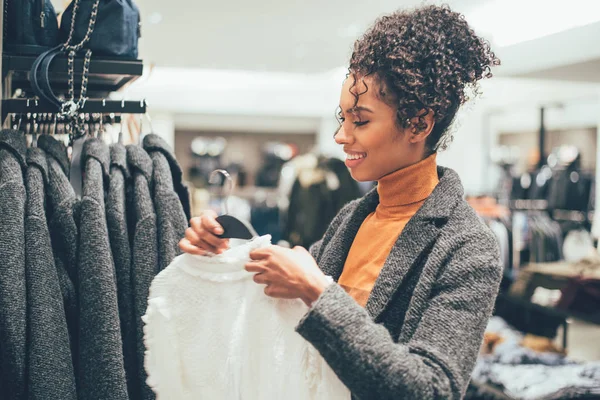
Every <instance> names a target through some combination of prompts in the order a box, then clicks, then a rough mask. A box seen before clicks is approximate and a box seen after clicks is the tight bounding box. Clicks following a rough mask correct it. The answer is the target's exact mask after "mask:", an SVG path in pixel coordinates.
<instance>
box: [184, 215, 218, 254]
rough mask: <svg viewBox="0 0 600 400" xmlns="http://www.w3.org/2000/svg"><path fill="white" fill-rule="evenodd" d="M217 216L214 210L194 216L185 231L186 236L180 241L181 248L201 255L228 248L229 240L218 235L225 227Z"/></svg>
mask: <svg viewBox="0 0 600 400" xmlns="http://www.w3.org/2000/svg"><path fill="white" fill-rule="evenodd" d="M216 218H217V214H216V213H215V212H214V211H212V210H207V211H205V212H203V213H202V216H200V217H194V218H192V219H191V220H190V227H189V228H187V229H186V231H185V237H184V238H183V239H181V241H180V242H179V248H180V249H181V250H183V251H184V252H186V253H190V254H197V255H201V256H203V255H206V254H207V253H212V254H221V253H223V252H224V251H225V250H227V247H228V246H229V240H228V239H221V238H219V237H218V236H217V235H220V234H222V233H223V227H221V225H219V223H218V222H217V220H216Z"/></svg>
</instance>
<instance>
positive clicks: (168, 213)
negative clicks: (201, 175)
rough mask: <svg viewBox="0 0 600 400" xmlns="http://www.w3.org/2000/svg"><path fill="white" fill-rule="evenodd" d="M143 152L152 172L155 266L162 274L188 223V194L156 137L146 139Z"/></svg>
mask: <svg viewBox="0 0 600 400" xmlns="http://www.w3.org/2000/svg"><path fill="white" fill-rule="evenodd" d="M144 149H145V150H146V151H147V152H148V154H149V155H150V158H152V163H153V168H154V171H153V175H152V178H153V181H154V190H153V191H152V195H153V198H154V207H155V209H156V217H157V224H158V265H159V268H160V271H162V270H163V269H165V268H166V267H167V266H168V265H169V264H170V263H171V261H173V259H174V258H175V257H176V256H177V255H179V254H180V250H179V240H181V238H182V237H183V236H184V235H185V230H186V229H187V227H188V221H189V209H190V202H189V192H188V190H187V188H186V187H185V185H183V182H182V173H181V168H180V167H179V164H178V163H177V160H176V159H175V156H174V155H173V151H172V150H171V149H170V147H169V146H168V145H167V143H166V142H165V141H164V140H163V139H162V138H161V137H160V136H158V135H155V134H149V135H146V136H145V137H144ZM186 210H187V211H186Z"/></svg>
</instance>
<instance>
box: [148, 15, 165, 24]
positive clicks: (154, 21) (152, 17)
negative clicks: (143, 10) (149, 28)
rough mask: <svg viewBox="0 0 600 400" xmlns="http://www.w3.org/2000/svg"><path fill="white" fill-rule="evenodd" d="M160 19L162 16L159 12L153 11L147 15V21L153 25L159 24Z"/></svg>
mask: <svg viewBox="0 0 600 400" xmlns="http://www.w3.org/2000/svg"><path fill="white" fill-rule="evenodd" d="M162 19H163V16H162V14H161V13H159V12H153V13H152V14H150V15H149V16H148V22H149V23H150V24H153V25H156V24H160V23H161V21H162Z"/></svg>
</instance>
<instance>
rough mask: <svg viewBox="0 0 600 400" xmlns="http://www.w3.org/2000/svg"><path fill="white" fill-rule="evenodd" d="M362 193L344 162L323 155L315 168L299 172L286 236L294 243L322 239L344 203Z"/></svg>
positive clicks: (309, 244) (284, 235) (313, 241)
mask: <svg viewBox="0 0 600 400" xmlns="http://www.w3.org/2000/svg"><path fill="white" fill-rule="evenodd" d="M359 197H361V192H360V189H359V187H358V185H357V183H356V181H355V180H354V179H353V178H352V176H351V175H350V172H349V171H348V168H346V166H345V165H344V162H343V161H341V160H338V159H328V158H321V159H320V160H319V163H318V165H317V166H316V167H315V168H310V169H302V170H300V171H299V172H298V177H297V178H296V181H295V182H294V184H293V186H292V190H291V194H290V203H289V208H288V210H287V218H286V219H285V226H284V234H283V238H284V239H285V240H287V241H288V242H289V243H290V244H291V245H292V246H303V247H306V248H308V247H309V246H311V245H312V244H313V243H315V242H316V241H318V240H319V239H321V237H322V236H323V234H324V233H325V230H326V229H327V227H328V226H329V223H330V222H331V221H332V220H333V218H334V217H335V216H336V214H337V213H338V212H339V211H340V210H341V209H342V207H343V206H344V205H346V204H347V203H348V202H350V201H352V200H354V199H357V198H359Z"/></svg>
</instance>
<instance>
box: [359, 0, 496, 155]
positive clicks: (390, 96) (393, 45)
mask: <svg viewBox="0 0 600 400" xmlns="http://www.w3.org/2000/svg"><path fill="white" fill-rule="evenodd" d="M496 65H500V60H499V59H498V58H496V56H495V54H494V53H493V52H492V50H491V49H490V44H489V42H487V41H486V40H484V39H483V38H481V37H479V36H477V35H476V34H475V32H474V31H473V29H471V28H470V27H469V25H468V24H467V22H466V20H465V17H464V16H463V15H462V14H459V13H457V12H454V11H452V10H451V9H450V8H449V7H448V6H425V7H421V8H417V9H415V10H411V11H397V12H395V13H392V14H390V15H386V16H383V17H380V18H379V19H377V20H376V21H375V24H374V25H373V26H372V27H371V28H370V29H369V30H368V31H367V32H366V33H365V34H364V35H363V36H362V37H361V38H359V39H358V40H357V41H356V42H355V44H354V50H353V52H352V57H351V59H350V66H349V75H352V76H353V78H354V85H353V87H354V86H355V85H356V83H357V80H358V79H361V78H364V77H367V76H370V75H372V76H374V77H375V78H376V82H377V86H378V88H377V89H378V95H379V96H380V98H382V99H383V100H384V101H385V102H386V103H387V104H389V105H391V106H393V107H395V108H396V109H397V111H396V116H397V123H398V125H399V126H401V127H402V128H408V127H410V126H411V125H412V127H413V129H415V130H417V131H420V130H423V129H425V127H426V124H425V121H424V116H425V115H427V114H428V113H429V112H433V114H434V120H435V125H434V128H433V130H432V132H431V134H430V135H429V137H428V139H427V142H426V146H427V148H428V149H429V150H430V151H431V152H434V151H437V150H439V149H442V150H443V149H446V147H447V145H448V144H449V143H450V141H451V140H452V137H451V135H447V134H446V133H447V131H448V128H449V127H450V125H451V124H452V122H453V120H454V117H455V116H456V113H457V111H458V109H459V107H460V106H461V105H462V104H464V103H465V102H467V101H468V100H469V98H470V95H478V94H479V91H478V89H479V86H478V82H479V80H481V79H483V78H490V77H491V76H492V72H491V67H492V66H496ZM363 83H364V84H365V88H366V89H365V91H364V92H362V93H356V91H354V90H352V88H351V89H350V91H351V93H352V94H353V95H354V96H355V98H356V103H355V105H356V104H357V103H358V99H359V96H360V95H362V94H364V93H366V91H368V90H369V88H368V87H367V86H366V82H364V80H363ZM415 117H417V118H418V119H417V121H418V122H417V123H415V124H411V119H413V118H415Z"/></svg>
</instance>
